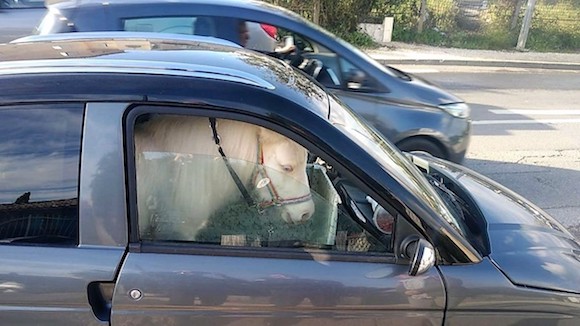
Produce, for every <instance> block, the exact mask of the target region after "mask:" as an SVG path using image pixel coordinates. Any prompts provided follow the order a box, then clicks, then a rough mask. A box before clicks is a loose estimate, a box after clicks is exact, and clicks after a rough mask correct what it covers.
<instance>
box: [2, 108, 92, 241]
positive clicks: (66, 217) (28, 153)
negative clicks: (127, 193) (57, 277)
mask: <svg viewBox="0 0 580 326" xmlns="http://www.w3.org/2000/svg"><path fill="white" fill-rule="evenodd" d="M0 121H1V122H0V135H1V137H0V240H2V241H3V242H13V241H19V242H20V241H31V242H36V241H35V240H34V239H32V238H35V239H38V241H39V242H46V241H51V240H47V238H46V237H65V238H68V240H70V238H76V229H77V228H76V223H77V221H76V220H77V216H78V213H77V205H78V198H77V197H78V190H77V188H78V170H79V155H80V139H81V128H82V108H81V107H77V106H74V105H54V106H52V107H46V106H26V107H11V108H3V109H1V110H0ZM41 238H42V239H41ZM68 240H67V241H68ZM74 241H76V240H74Z"/></svg>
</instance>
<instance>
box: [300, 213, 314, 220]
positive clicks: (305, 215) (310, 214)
mask: <svg viewBox="0 0 580 326" xmlns="http://www.w3.org/2000/svg"><path fill="white" fill-rule="evenodd" d="M311 216H312V212H311V211H307V212H305V213H304V214H302V216H300V222H306V221H308V220H309V219H310V217H311Z"/></svg>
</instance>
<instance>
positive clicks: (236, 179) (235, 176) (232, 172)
mask: <svg viewBox="0 0 580 326" xmlns="http://www.w3.org/2000/svg"><path fill="white" fill-rule="evenodd" d="M209 125H210V128H211V130H212V133H213V140H214V142H215V144H216V145H217V147H218V151H219V153H220V155H221V156H222V159H223V161H224V163H225V165H226V167H227V168H228V172H229V173H230V175H231V176H232V179H234V182H235V183H236V186H237V187H238V189H239V190H240V192H241V193H242V196H243V197H244V200H245V201H246V203H247V204H248V206H250V207H257V205H256V203H255V202H254V200H253V199H252V196H250V193H249V192H248V190H247V189H246V187H245V186H244V184H243V182H242V180H240V177H239V176H238V174H237V173H236V171H235V170H234V168H233V167H232V165H231V164H230V161H229V160H228V158H227V156H226V154H225V153H224V150H223V148H222V146H221V145H220V136H219V135H218V132H217V121H216V119H215V118H209Z"/></svg>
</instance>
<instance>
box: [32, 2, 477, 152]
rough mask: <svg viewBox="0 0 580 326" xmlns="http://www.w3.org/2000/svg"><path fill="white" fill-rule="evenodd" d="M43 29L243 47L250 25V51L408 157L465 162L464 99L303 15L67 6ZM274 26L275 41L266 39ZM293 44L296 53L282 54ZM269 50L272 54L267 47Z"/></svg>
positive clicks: (251, 7) (184, 5)
mask: <svg viewBox="0 0 580 326" xmlns="http://www.w3.org/2000/svg"><path fill="white" fill-rule="evenodd" d="M49 8H50V11H49V12H48V13H47V16H46V17H45V18H44V21H43V22H42V24H41V25H40V27H39V31H38V32H39V33H40V34H52V33H62V32H92V31H133V32H162V33H185V34H198V35H206V36H214V37H220V38H223V39H227V40H230V41H232V42H235V43H238V44H243V43H246V41H245V40H244V41H243V42H242V40H241V39H240V34H239V29H240V27H239V26H240V23H242V22H246V23H247V24H249V27H250V32H252V34H251V35H250V39H249V43H248V44H246V45H247V46H248V47H250V48H252V49H255V50H259V51H262V52H269V54H271V55H275V56H279V57H282V58H283V59H286V60H287V61H288V62H291V63H292V64H293V65H295V66H297V67H300V68H301V69H303V70H304V71H306V72H307V73H308V74H310V75H313V76H314V78H315V79H316V80H318V82H320V83H321V84H323V85H324V86H325V87H327V88H328V89H329V90H330V91H331V92H333V93H334V94H336V95H337V96H338V97H339V98H340V99H341V100H342V101H343V102H344V103H346V104H347V105H349V106H350V107H352V108H353V109H354V110H355V111H356V112H357V113H358V114H360V115H361V116H363V117H364V118H365V119H366V120H367V121H369V122H370V123H371V125H372V126H373V127H374V128H375V129H376V130H378V131H379V132H380V133H382V134H383V135H384V136H385V137H387V138H388V139H389V140H391V141H392V142H393V143H395V145H397V146H398V147H399V148H400V149H402V150H405V151H425V152H428V153H430V154H432V155H434V156H437V157H442V158H445V159H448V160H451V161H454V162H462V160H463V158H464V157H465V154H466V152H467V149H468V146H469V140H470V132H471V120H470V111H469V107H468V106H467V104H466V103H465V102H464V101H463V100H461V99H460V98H458V97H456V96H454V95H453V94H450V93H449V92H447V91H444V90H443V89H441V88H439V87H437V86H435V85H433V84H432V83H430V82H428V81H425V80H423V79H421V78H419V77H417V76H413V75H411V74H407V73H405V72H403V71H400V70H397V69H395V68H393V67H388V66H383V65H381V64H379V63H377V62H376V61H374V60H373V59H372V58H370V57H369V56H367V55H366V54H364V53H363V52H361V51H360V50H358V49H357V48H355V47H353V46H352V45H350V44H348V43H347V42H344V41H342V40H341V39H340V38H338V37H336V36H335V35H332V34H330V33H329V32H328V31H326V30H324V29H322V28H321V27H319V26H316V25H314V24H312V23H310V22H309V21H307V20H305V19H304V18H302V17H300V16H299V15H297V14H295V13H293V12H291V11H288V10H285V9H283V8H280V7H276V6H273V5H269V4H267V3H264V2H262V1H245V0H238V1H235V0H177V1H156V0H140V1H135V0H112V1H106V2H102V3H101V1H60V2H58V3H56V4H53V5H50V6H49ZM265 26H269V27H270V28H269V29H268V30H269V31H270V34H267V33H264V28H260V27H265ZM272 30H274V31H276V34H277V36H278V38H279V41H282V37H284V36H286V37H288V36H292V37H293V39H294V43H295V49H294V52H293V53H289V54H284V55H282V54H281V53H279V52H276V51H275V48H272V46H270V47H268V46H267V44H270V43H271V36H272V35H273V34H274V32H272ZM264 44H266V46H264Z"/></svg>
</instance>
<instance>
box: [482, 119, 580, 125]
mask: <svg viewBox="0 0 580 326" xmlns="http://www.w3.org/2000/svg"><path fill="white" fill-rule="evenodd" d="M533 123H541V124H565V123H580V119H538V120H479V121H472V122H471V124H473V125H507V124H514V125H515V124H533Z"/></svg>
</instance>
